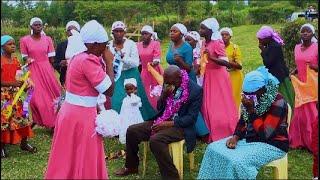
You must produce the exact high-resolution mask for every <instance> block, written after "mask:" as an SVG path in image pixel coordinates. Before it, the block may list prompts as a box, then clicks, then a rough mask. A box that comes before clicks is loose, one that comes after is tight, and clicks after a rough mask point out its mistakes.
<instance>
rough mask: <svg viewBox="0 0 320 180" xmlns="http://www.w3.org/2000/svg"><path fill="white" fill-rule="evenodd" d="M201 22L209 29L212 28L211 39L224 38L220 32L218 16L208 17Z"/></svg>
mask: <svg viewBox="0 0 320 180" xmlns="http://www.w3.org/2000/svg"><path fill="white" fill-rule="evenodd" d="M201 24H203V25H205V26H206V27H207V28H208V29H211V30H212V35H211V40H218V39H222V37H221V34H220V32H219V23H218V21H217V20H216V18H208V19H206V20H204V21H202V22H201Z"/></svg>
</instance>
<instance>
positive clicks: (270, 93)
mask: <svg viewBox="0 0 320 180" xmlns="http://www.w3.org/2000/svg"><path fill="white" fill-rule="evenodd" d="M266 89H267V90H266V92H265V93H264V94H263V95H262V96H261V97H260V99H259V101H258V105H257V106H256V107H254V108H255V109H256V114H257V115H258V116H262V115H263V114H264V113H266V112H267V111H268V110H269V109H270V107H271V105H272V103H273V102H274V101H275V100H276V97H277V94H278V85H275V84H273V83H272V81H271V80H269V82H268V84H267V85H266ZM241 115H242V118H243V120H244V121H245V122H248V120H249V113H248V112H247V109H246V108H245V107H244V106H243V105H242V103H241Z"/></svg>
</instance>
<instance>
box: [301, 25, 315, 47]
mask: <svg viewBox="0 0 320 180" xmlns="http://www.w3.org/2000/svg"><path fill="white" fill-rule="evenodd" d="M304 27H308V28H310V29H311V31H312V34H313V37H312V39H311V42H314V43H317V42H318V40H317V38H316V37H315V36H314V35H315V33H316V30H315V28H314V26H313V25H312V24H309V23H306V24H304V25H302V26H301V28H300V32H301V31H302V28H304ZM301 41H302V40H301Z"/></svg>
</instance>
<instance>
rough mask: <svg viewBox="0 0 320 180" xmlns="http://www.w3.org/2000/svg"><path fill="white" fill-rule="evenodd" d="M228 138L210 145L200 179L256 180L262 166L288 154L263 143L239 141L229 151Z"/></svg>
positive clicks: (201, 168) (202, 165)
mask: <svg viewBox="0 0 320 180" xmlns="http://www.w3.org/2000/svg"><path fill="white" fill-rule="evenodd" d="M229 138H231V137H227V138H224V139H221V140H219V141H216V142H213V143H211V144H209V146H208V147H207V149H206V152H205V154H204V156H203V160H202V163H201V167H200V171H199V174H198V179H255V178H256V176H257V174H258V170H259V168H260V167H261V166H263V165H265V164H267V163H269V162H271V161H273V160H276V159H279V158H281V157H283V156H284V155H285V154H286V153H285V152H284V151H282V150H280V149H279V148H277V147H274V146H272V145H269V144H267V143H262V142H251V143H247V142H246V140H240V141H238V144H237V146H236V148H235V149H229V148H227V146H226V141H227V140H228V139H229Z"/></svg>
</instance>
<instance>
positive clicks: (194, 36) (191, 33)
mask: <svg viewBox="0 0 320 180" xmlns="http://www.w3.org/2000/svg"><path fill="white" fill-rule="evenodd" d="M186 36H190V37H191V38H192V39H194V40H195V41H197V42H199V41H200V34H199V33H198V32H197V31H189V32H188V33H187V35H186Z"/></svg>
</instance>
